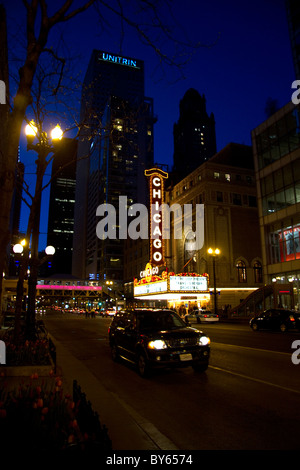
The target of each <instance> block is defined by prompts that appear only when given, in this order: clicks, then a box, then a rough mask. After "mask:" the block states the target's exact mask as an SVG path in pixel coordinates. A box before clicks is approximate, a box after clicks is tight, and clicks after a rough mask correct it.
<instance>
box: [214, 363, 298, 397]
mask: <svg viewBox="0 0 300 470" xmlns="http://www.w3.org/2000/svg"><path fill="white" fill-rule="evenodd" d="M208 367H209V368H210V369H214V370H218V371H220V372H225V373H227V374H230V375H235V376H236V377H241V378H242V379H246V380H252V381H253V382H258V383H261V384H263V385H268V386H270V387H276V388H279V389H281V390H285V391H286V392H293V393H297V394H300V390H294V389H293V388H288V387H283V386H281V385H277V384H274V383H272V382H267V381H266V380H261V379H256V378H254V377H249V376H248V375H244V374H239V373H238V372H233V371H231V370H228V369H222V368H221V367H216V366H211V365H209V366H208Z"/></svg>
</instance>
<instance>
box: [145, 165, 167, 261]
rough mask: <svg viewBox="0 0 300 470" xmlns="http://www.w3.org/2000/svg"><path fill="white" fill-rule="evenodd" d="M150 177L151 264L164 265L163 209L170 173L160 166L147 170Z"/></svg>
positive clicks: (146, 172)
mask: <svg viewBox="0 0 300 470" xmlns="http://www.w3.org/2000/svg"><path fill="white" fill-rule="evenodd" d="M145 175H146V176H147V177H148V178H149V187H150V264H151V265H152V266H163V265H164V264H165V259H164V243H163V211H162V204H163V202H164V179H166V178H168V173H166V172H165V171H163V170H160V169H159V168H152V169H151V170H145Z"/></svg>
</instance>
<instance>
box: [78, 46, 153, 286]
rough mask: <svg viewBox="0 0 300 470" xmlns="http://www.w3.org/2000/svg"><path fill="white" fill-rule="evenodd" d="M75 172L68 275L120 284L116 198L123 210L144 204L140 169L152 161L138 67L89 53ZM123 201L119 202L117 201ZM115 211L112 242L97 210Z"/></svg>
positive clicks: (148, 106)
mask: <svg viewBox="0 0 300 470" xmlns="http://www.w3.org/2000/svg"><path fill="white" fill-rule="evenodd" d="M81 121H82V122H84V123H85V132H84V133H83V135H82V138H81V140H80V142H79V150H78V157H79V160H78V164H77V174H76V183H77V184H76V210H75V229H74V230H75V233H74V247H73V248H74V250H73V274H74V275H76V276H77V277H80V278H83V279H91V280H98V281H113V282H115V283H117V284H119V286H120V285H121V284H122V282H123V270H124V253H123V251H124V247H123V240H122V237H119V233H118V230H119V226H118V223H117V220H118V217H119V212H118V211H119V197H120V196H123V197H126V198H127V200H126V203H125V205H126V210H127V209H128V207H129V206H130V205H131V204H133V203H135V202H139V203H142V204H146V202H147V199H148V195H147V185H146V180H145V176H144V170H145V169H146V168H148V167H151V165H152V163H153V127H154V122H155V117H154V113H153V101H152V99H151V98H147V97H145V94H144V63H143V61H140V60H136V59H129V58H125V57H120V56H117V55H113V54H109V53H106V52H103V51H94V52H93V54H92V57H91V60H90V64H89V67H88V70H87V73H86V77H85V81H84V88H83V93H82V105H81ZM123 200H124V199H123ZM103 204H110V205H112V206H113V207H114V208H115V210H116V224H115V225H116V226H115V229H116V239H111V238H109V237H106V236H99V233H98V232H96V228H97V224H98V223H99V221H100V219H99V217H97V216H96V211H97V208H98V207H99V206H101V205H103Z"/></svg>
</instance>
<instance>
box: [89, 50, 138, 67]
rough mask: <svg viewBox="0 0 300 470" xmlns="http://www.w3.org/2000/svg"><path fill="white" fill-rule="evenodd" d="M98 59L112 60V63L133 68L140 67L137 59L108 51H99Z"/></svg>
mask: <svg viewBox="0 0 300 470" xmlns="http://www.w3.org/2000/svg"><path fill="white" fill-rule="evenodd" d="M98 60H101V61H104V62H112V63H114V64H119V65H125V66H126V67H132V68H134V69H140V67H139V65H138V61H137V60H135V59H129V58H126V57H122V56H119V55H114V54H109V53H108V52H102V51H101V52H100V53H99V56H98Z"/></svg>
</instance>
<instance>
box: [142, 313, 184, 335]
mask: <svg viewBox="0 0 300 470" xmlns="http://www.w3.org/2000/svg"><path fill="white" fill-rule="evenodd" d="M137 318H138V326H139V329H140V330H147V329H155V330H159V331H160V330H174V329H177V328H183V327H184V328H186V324H185V323H184V321H182V320H181V318H180V317H178V315H177V314H176V313H174V312H171V311H168V310H162V311H159V312H155V311H154V312H151V311H143V312H139V313H138V317H137Z"/></svg>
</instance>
